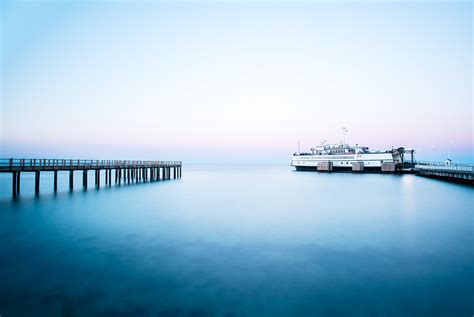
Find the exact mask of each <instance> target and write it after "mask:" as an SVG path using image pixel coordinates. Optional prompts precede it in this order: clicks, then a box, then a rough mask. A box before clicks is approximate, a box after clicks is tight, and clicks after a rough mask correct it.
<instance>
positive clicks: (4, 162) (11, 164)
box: [0, 158, 182, 196]
mask: <svg viewBox="0 0 474 317" xmlns="http://www.w3.org/2000/svg"><path fill="white" fill-rule="evenodd" d="M181 167H182V162H181V161H131V160H80V159H14V158H10V159H0V173H11V174H12V195H13V196H16V195H17V194H18V193H20V179H21V178H20V175H21V173H22V172H34V173H35V193H37V194H38V193H39V191H40V173H41V172H53V173H54V188H53V189H54V191H57V189H58V172H60V171H67V172H69V189H70V190H72V189H73V188H74V172H75V171H83V175H82V186H83V187H84V189H86V188H87V185H88V184H87V181H88V176H87V174H88V173H87V172H88V171H95V187H97V188H99V187H100V176H101V171H102V170H104V171H105V185H106V186H112V174H114V180H115V184H118V185H121V183H122V181H123V182H124V183H125V182H128V183H130V182H136V183H138V182H146V181H158V180H166V179H171V178H175V179H176V178H181Z"/></svg>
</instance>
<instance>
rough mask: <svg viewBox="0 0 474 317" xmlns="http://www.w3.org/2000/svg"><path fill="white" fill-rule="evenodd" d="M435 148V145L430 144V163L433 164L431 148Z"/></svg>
mask: <svg viewBox="0 0 474 317" xmlns="http://www.w3.org/2000/svg"><path fill="white" fill-rule="evenodd" d="M433 148H434V145H431V146H430V165H431V149H433Z"/></svg>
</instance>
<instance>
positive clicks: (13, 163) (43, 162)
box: [0, 158, 182, 171]
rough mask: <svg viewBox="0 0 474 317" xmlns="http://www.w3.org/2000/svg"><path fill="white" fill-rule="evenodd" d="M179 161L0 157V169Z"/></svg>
mask: <svg viewBox="0 0 474 317" xmlns="http://www.w3.org/2000/svg"><path fill="white" fill-rule="evenodd" d="M181 165H182V163H181V161H141V160H81V159H13V158H9V159H5V158H4V159H0V170H4V171H9V170H35V169H68V168H69V169H79V170H80V169H108V168H110V169H113V168H147V167H175V166H181Z"/></svg>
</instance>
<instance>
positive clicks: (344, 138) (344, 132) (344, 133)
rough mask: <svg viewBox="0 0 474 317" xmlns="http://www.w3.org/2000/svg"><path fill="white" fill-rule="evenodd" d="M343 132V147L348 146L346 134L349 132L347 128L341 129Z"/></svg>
mask: <svg viewBox="0 0 474 317" xmlns="http://www.w3.org/2000/svg"><path fill="white" fill-rule="evenodd" d="M341 130H342V145H344V144H346V132H347V131H349V130H347V128H346V127H341Z"/></svg>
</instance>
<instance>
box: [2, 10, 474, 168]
mask: <svg viewBox="0 0 474 317" xmlns="http://www.w3.org/2000/svg"><path fill="white" fill-rule="evenodd" d="M0 8H1V41H0V45H1V47H0V48H1V49H0V51H1V82H0V88H1V91H0V93H1V105H0V157H47V158H53V157H67V158H69V157H71V158H91V159H99V158H103V159H157V160H160V159H161V160H182V161H184V162H190V163H231V162H232V163H279V162H280V163H287V162H289V161H290V160H291V154H292V153H293V152H295V151H296V150H297V145H298V141H299V142H300V144H301V149H302V150H305V149H309V148H310V147H312V146H315V145H318V144H320V143H321V141H323V140H327V141H328V142H330V143H337V142H340V141H341V138H342V133H341V127H342V126H344V127H347V128H348V133H347V137H346V140H347V142H348V143H351V144H355V143H357V144H359V145H367V146H369V147H370V148H373V149H390V148H391V147H399V146H404V147H407V148H413V149H415V150H417V152H418V159H421V160H429V158H430V154H429V153H430V152H431V158H432V159H433V160H439V161H442V160H444V159H446V157H447V156H448V155H449V153H450V152H451V157H452V159H453V160H454V161H455V162H460V163H462V162H474V155H473V138H474V130H473V120H474V114H473V105H472V90H473V83H472V74H473V63H472V58H473V55H472V47H473V46H472V44H473V43H472V42H473V41H472V15H473V5H472V3H471V2H409V1H403V2H360V1H357V2H339V1H334V2H321V1H319V2H316V1H314V2H310V1H301V2H281V1H275V2H272V1H261V2H251V1H244V2H222V1H213V2H204V1H203V2H199V1H191V2H152V1H146V2H145V1H144V2H128V1H121V2H114V1H109V2H105V1H104V2H100V1H88V2H74V1H67V2H56V1H51V2H48V1H35V2H28V1H26V2H18V1H2V2H1V7H0Z"/></svg>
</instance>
